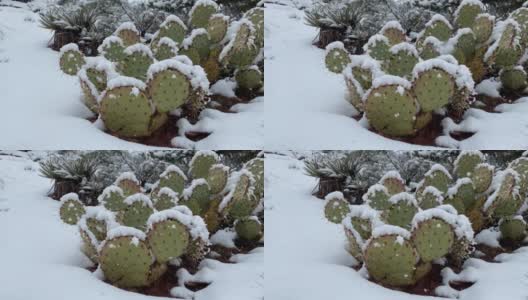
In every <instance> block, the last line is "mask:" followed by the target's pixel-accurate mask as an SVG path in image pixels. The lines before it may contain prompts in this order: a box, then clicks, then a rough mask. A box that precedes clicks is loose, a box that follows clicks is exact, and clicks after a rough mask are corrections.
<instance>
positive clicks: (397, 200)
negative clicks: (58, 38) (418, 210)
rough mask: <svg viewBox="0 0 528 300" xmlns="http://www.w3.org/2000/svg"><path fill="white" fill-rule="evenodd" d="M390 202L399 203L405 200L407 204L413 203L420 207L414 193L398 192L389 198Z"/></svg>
mask: <svg viewBox="0 0 528 300" xmlns="http://www.w3.org/2000/svg"><path fill="white" fill-rule="evenodd" d="M389 202H390V203H392V204H398V203H400V202H405V204H407V205H412V206H416V207H418V203H417V202H416V198H414V196H413V195H412V194H409V193H406V192H402V193H398V194H396V195H393V196H391V197H390V198H389Z"/></svg>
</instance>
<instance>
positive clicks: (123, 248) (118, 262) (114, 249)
mask: <svg viewBox="0 0 528 300" xmlns="http://www.w3.org/2000/svg"><path fill="white" fill-rule="evenodd" d="M152 261H153V258H152V256H151V254H150V249H149V248H148V246H147V244H146V243H145V242H144V241H142V240H139V239H138V238H137V237H131V236H121V237H117V238H113V239H109V240H107V241H105V244H104V246H103V247H102V248H101V252H100V255H99V262H100V267H101V269H102V271H103V273H104V275H105V278H106V279H107V280H109V281H110V282H112V283H113V284H114V285H116V286H119V287H122V288H133V287H142V286H146V285H147V284H148V279H149V275H150V266H151V264H152Z"/></svg>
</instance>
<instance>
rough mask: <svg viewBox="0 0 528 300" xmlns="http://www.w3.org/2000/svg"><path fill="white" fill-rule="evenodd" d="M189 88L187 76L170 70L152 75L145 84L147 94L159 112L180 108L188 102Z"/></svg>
mask: <svg viewBox="0 0 528 300" xmlns="http://www.w3.org/2000/svg"><path fill="white" fill-rule="evenodd" d="M155 66H156V64H154V65H153V67H155ZM149 77H150V76H149ZM191 88H192V87H191V84H190V82H189V79H188V78H187V76H185V75H184V74H182V73H181V72H180V71H178V70H176V69H172V68H169V69H165V70H163V71H161V72H156V73H152V77H150V78H149V81H148V82H147V89H148V94H149V96H150V97H151V99H152V101H153V102H154V103H155V104H156V108H157V109H158V111H160V112H169V111H172V110H175V109H177V108H179V107H181V106H182V105H183V104H184V103H185V102H186V101H187V100H188V98H189V95H190V93H191Z"/></svg>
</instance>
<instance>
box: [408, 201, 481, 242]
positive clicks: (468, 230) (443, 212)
mask: <svg viewBox="0 0 528 300" xmlns="http://www.w3.org/2000/svg"><path fill="white" fill-rule="evenodd" d="M433 218H437V219H440V220H443V221H444V222H446V223H447V224H449V225H451V227H453V230H454V232H455V234H456V236H457V237H458V238H459V239H460V238H466V239H468V240H469V241H471V240H472V239H473V235H474V232H473V229H472V227H471V222H469V219H468V218H467V217H466V216H465V215H457V213H456V210H455V209H454V208H453V207H452V206H451V205H441V206H438V207H435V208H430V209H426V210H422V211H419V212H418V213H417V214H416V215H414V217H413V220H412V222H411V224H412V230H414V229H416V228H417V227H418V226H419V225H420V223H421V222H424V221H427V220H430V219H433Z"/></svg>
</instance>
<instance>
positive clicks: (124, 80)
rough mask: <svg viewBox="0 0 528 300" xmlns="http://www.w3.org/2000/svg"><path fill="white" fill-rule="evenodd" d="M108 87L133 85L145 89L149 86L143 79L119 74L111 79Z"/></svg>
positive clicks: (110, 88)
mask: <svg viewBox="0 0 528 300" xmlns="http://www.w3.org/2000/svg"><path fill="white" fill-rule="evenodd" d="M106 87H107V88H108V89H109V90H112V89H116V88H119V87H133V88H137V89H140V90H142V91H144V90H145V89H146V88H147V85H146V84H145V83H144V82H143V81H141V80H139V79H136V78H133V77H127V76H119V77H116V78H113V79H110V80H109V81H108V84H107V86H106Z"/></svg>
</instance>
